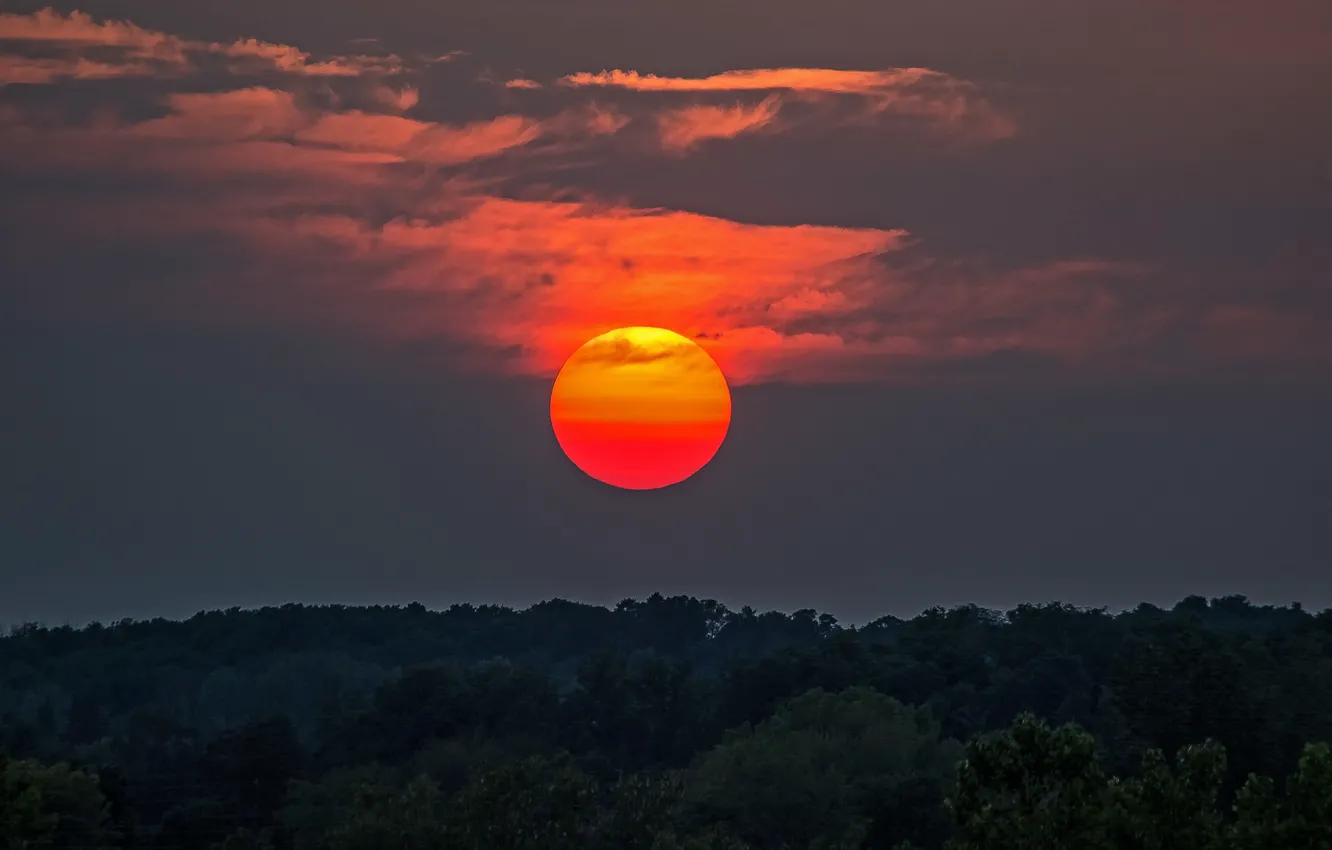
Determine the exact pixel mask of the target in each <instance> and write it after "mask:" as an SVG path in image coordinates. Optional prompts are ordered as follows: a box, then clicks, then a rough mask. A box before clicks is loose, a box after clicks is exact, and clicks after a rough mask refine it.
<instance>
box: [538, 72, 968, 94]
mask: <svg viewBox="0 0 1332 850" xmlns="http://www.w3.org/2000/svg"><path fill="white" fill-rule="evenodd" d="M951 79H952V78H951V77H949V76H948V75H947V74H941V73H939V72H938V71H931V70H929V69H928V68H895V69H890V70H887V71H837V70H833V69H830V68H758V69H752V70H739V71H724V72H722V73H720V74H713V75H712V76H709V77H659V76H657V75H656V74H640V73H638V72H637V71H620V70H613V71H601V72H599V73H596V74H592V73H587V72H582V73H577V74H569V75H567V76H564V77H561V78H560V83H561V84H563V85H567V86H613V87H616V88H624V89H633V90H635V91H690V92H699V91H772V90H777V89H785V90H788V91H806V92H823V93H828V94H872V93H875V92H880V91H885V90H891V89H897V88H901V87H903V86H907V85H913V84H916V83H919V82H921V81H923V80H951Z"/></svg>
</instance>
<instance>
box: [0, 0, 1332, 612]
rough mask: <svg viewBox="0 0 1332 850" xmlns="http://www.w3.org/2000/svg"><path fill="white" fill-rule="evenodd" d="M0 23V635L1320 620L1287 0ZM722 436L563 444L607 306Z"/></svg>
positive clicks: (202, 9) (1322, 192)
mask: <svg viewBox="0 0 1332 850" xmlns="http://www.w3.org/2000/svg"><path fill="white" fill-rule="evenodd" d="M2 8H3V10H4V11H3V12H0V398H3V399H4V400H5V401H4V404H2V405H0V623H16V622H22V621H30V620H37V621H43V622H50V623H61V622H70V623H82V622H87V621H89V620H93V619H96V620H101V621H110V620H115V619H118V618H121V617H135V618H144V617H151V616H158V615H161V616H169V617H180V616H188V615H189V614H191V613H193V612H195V611H198V610H201V609H211V608H224V607H230V606H233V605H240V606H254V605H264V604H280V603H284V602H293V601H295V602H306V603H326V602H339V603H353V604H354V603H406V602H411V601H420V602H422V603H424V604H426V605H429V606H432V607H443V606H447V605H449V604H452V603H455V602H473V603H481V602H497V603H502V604H508V605H515V606H525V605H528V604H531V603H533V602H536V601H539V600H542V599H547V598H551V597H562V598H567V599H576V600H580V601H587V602H593V603H597V604H614V603H615V602H617V601H619V600H620V599H622V598H625V597H629V596H634V597H642V596H645V595H647V594H650V593H652V592H654V591H660V592H662V593H667V594H672V593H687V594H692V595H697V596H707V597H712V598H716V599H719V600H721V601H723V602H726V603H727V604H728V605H732V606H733V607H739V606H741V605H746V604H748V605H753V606H754V607H756V608H760V609H769V608H776V609H779V610H788V611H790V610H795V609H799V608H806V607H812V608H817V609H819V610H820V611H827V612H831V613H833V614H835V615H836V616H838V617H841V618H842V619H843V620H844V621H847V622H864V621H867V620H869V619H872V618H874V617H877V616H880V615H882V614H889V613H891V614H897V615H911V614H914V613H916V612H918V611H920V610H922V609H923V608H925V607H928V606H933V605H943V606H952V605H958V604H964V603H971V602H974V603H977V604H981V605H985V606H987V607H1000V608H1003V607H1009V606H1012V605H1016V604H1018V603H1020V602H1027V601H1049V600H1060V601H1064V602H1069V603H1073V604H1077V605H1086V606H1094V607H1101V606H1106V607H1110V608H1112V609H1120V608H1125V607H1132V606H1134V605H1136V604H1138V603H1140V602H1144V601H1146V602H1153V603H1156V604H1171V603H1173V602H1174V601H1177V600H1178V599H1180V598H1182V597H1183V596H1186V595H1189V594H1202V595H1206V596H1219V595H1224V594H1231V593H1240V594H1245V595H1248V596H1249V597H1250V598H1253V599H1255V600H1257V601H1262V602H1271V603H1276V604H1285V603H1289V602H1293V601H1300V602H1301V603H1303V604H1304V605H1305V606H1306V607H1310V608H1323V607H1328V606H1332V521H1329V518H1330V517H1332V439H1330V438H1329V434H1332V380H1329V378H1332V240H1329V239H1328V237H1327V234H1328V232H1329V230H1332V143H1329V139H1332V98H1328V97H1327V93H1328V92H1329V91H1332V43H1330V42H1332V35H1329V34H1330V33H1332V6H1329V5H1328V4H1327V3H1326V2H1324V0H1272V2H1267V3H1263V4H1259V3H1254V2H1239V1H1238V0H1207V2H1202V0H1178V2H1173V3H1170V4H1162V3H1159V2H1155V0H1152V2H1148V0H1114V2H1110V0H995V2H988V3H976V2H961V0H935V2H930V3H923V2H901V1H900V0H876V2H868V0H824V2H820V3H810V2H807V1H806V0H772V2H767V3H764V4H761V5H759V4H751V3H747V2H740V0H722V2H718V0H708V2H703V1H702V0H681V2H676V3H669V4H650V5H642V4H628V3H610V2H607V0H570V2H566V3H560V4H554V5H552V4H550V3H546V2H537V1H536V0H504V2H491V3H473V4H463V3H458V2H454V0H447V2H432V3H423V2H420V0H380V2H377V3H375V4H360V3H350V2H347V1H346V0H320V2H313V0H233V2H230V3H226V4H164V3H160V2H147V0H85V1H84V2H81V3H79V4H78V5H62V6H54V7H47V6H45V5H44V4H36V3H28V2H13V0H10V2H7V3H5V4H4V6H3V7H2ZM625 326H657V327H665V328H669V329H671V330H673V331H675V332H678V333H680V334H682V335H684V336H687V337H689V338H691V339H694V340H695V341H696V342H698V344H699V345H700V346H702V347H703V348H704V349H705V350H706V351H707V352H708V353H709V354H710V355H711V356H712V357H713V358H714V359H715V361H716V362H717V363H718V364H719V366H720V367H721V368H722V371H723V372H724V373H725V375H726V377H727V379H728V381H729V382H730V385H731V394H732V405H733V408H732V420H731V425H730V429H729V432H728V436H727V438H726V442H725V443H724V444H723V445H722V447H721V449H720V451H719V452H718V453H717V455H716V457H715V458H714V459H713V461H712V462H711V463H710V464H709V465H707V466H706V467H704V469H703V470H702V471H700V472H699V473H697V474H696V475H695V476H693V477H692V478H690V479H688V480H687V481H685V482H684V483H682V484H680V485H676V486H673V487H669V488H665V489H662V490H654V491H642V492H626V491H622V490H616V489H614V488H611V487H608V486H606V485H603V484H601V483H599V482H597V481H594V480H592V479H591V478H589V477H587V476H586V475H584V474H583V473H581V472H580V471H579V470H578V469H577V468H575V467H574V466H573V465H572V464H571V463H570V462H569V461H568V459H567V458H565V457H564V455H563V454H562V453H561V452H560V449H559V446H558V444H557V443H556V441H555V438H554V436H553V433H552V430H551V424H550V419H549V404H550V390H551V385H552V382H553V380H554V377H555V375H556V373H557V372H558V370H559V368H560V366H561V364H563V363H564V361H565V359H566V358H568V357H569V356H570V355H571V354H572V353H573V352H574V351H575V350H577V349H578V347H579V346H580V345H582V344H583V343H584V342H585V341H587V340H589V339H591V338H593V337H595V336H597V335H599V334H602V333H605V332H607V331H610V330H612V329H615V328H618V327H625Z"/></svg>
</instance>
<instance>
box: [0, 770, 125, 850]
mask: <svg viewBox="0 0 1332 850" xmlns="http://www.w3.org/2000/svg"><path fill="white" fill-rule="evenodd" d="M5 770H6V774H7V779H6V782H7V783H12V786H11V787H15V788H18V789H23V790H20V791H19V793H18V795H17V805H16V807H15V812H16V814H17V816H18V818H19V822H20V826H19V834H23V829H25V828H26V829H31V828H32V826H33V824H34V823H35V824H36V825H37V826H38V827H39V829H38V832H37V836H38V838H39V839H40V840H47V839H49V841H50V843H51V845H52V846H54V847H57V848H66V847H78V848H102V847H109V846H111V845H112V844H113V843H114V842H115V840H116V834H115V830H114V829H113V827H112V824H111V819H110V817H109V812H108V806H107V802H106V798H105V797H104V796H102V792H101V789H100V787H99V785H98V780H97V777H95V776H91V775H89V774H88V773H85V772H84V771H82V770H77V769H75V768H72V767H70V766H69V765H68V764H63V763H61V764H53V765H43V764H41V763H39V762H35V761H11V762H9V763H8V764H7V765H6V768H5ZM6 796H8V795H6ZM34 801H35V805H36V806H37V812H38V814H37V820H36V821H34V820H33V819H32V817H33V816H32V813H31V812H32V809H31V807H32V806H33V805H34ZM25 823H26V826H24V824H25ZM46 825H49V826H50V829H49V830H47V829H46V828H45V826H46ZM38 846H40V845H38Z"/></svg>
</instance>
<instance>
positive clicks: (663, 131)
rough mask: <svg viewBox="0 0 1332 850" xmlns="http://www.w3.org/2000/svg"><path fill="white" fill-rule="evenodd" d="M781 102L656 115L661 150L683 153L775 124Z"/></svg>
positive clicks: (686, 109) (773, 98)
mask: <svg viewBox="0 0 1332 850" xmlns="http://www.w3.org/2000/svg"><path fill="white" fill-rule="evenodd" d="M780 109H781V101H780V100H778V98H777V96H776V95H770V96H769V97H766V98H764V99H763V101H762V102H760V103H757V104H755V105H753V106H745V105H744V104H740V103H737V104H735V105H734V106H703V105H694V106H685V107H682V108H680V109H671V110H667V111H665V112H662V113H660V114H658V115H657V129H658V132H659V134H660V138H661V144H662V147H664V148H666V149H667V150H669V151H673V152H676V153H682V152H684V151H687V150H689V149H691V148H693V147H695V146H696V145H697V144H698V143H699V142H702V141H704V140H706V139H733V138H735V137H736V136H738V135H740V134H741V133H752V132H755V131H758V130H761V129H763V128H764V127H767V126H769V125H771V124H772V122H773V120H774V119H776V117H777V112H778V110H780Z"/></svg>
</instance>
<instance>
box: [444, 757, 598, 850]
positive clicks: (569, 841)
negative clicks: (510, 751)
mask: <svg viewBox="0 0 1332 850" xmlns="http://www.w3.org/2000/svg"><path fill="white" fill-rule="evenodd" d="M596 820H597V804H596V788H595V785H594V784H593V782H592V780H591V778H589V777H588V776H587V775H586V774H585V773H583V772H582V771H581V770H579V769H578V767H577V766H576V765H574V763H573V762H572V760H570V759H569V758H568V757H567V756H560V757H556V758H544V757H532V758H525V759H521V760H516V761H512V762H510V763H508V764H506V765H503V766H501V767H498V768H495V769H493V770H488V771H485V772H483V773H481V774H479V775H478V776H476V777H475V778H474V779H472V781H470V782H469V783H468V784H467V785H466V786H464V787H463V789H462V791H460V792H459V794H458V796H457V797H456V798H455V799H454V801H453V803H452V805H451V806H450V812H449V835H450V838H451V840H452V842H453V843H452V844H451V845H449V846H450V847H456V848H458V850H583V848H585V847H587V845H588V844H589V838H590V836H592V835H593V834H594V828H595V823H596Z"/></svg>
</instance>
